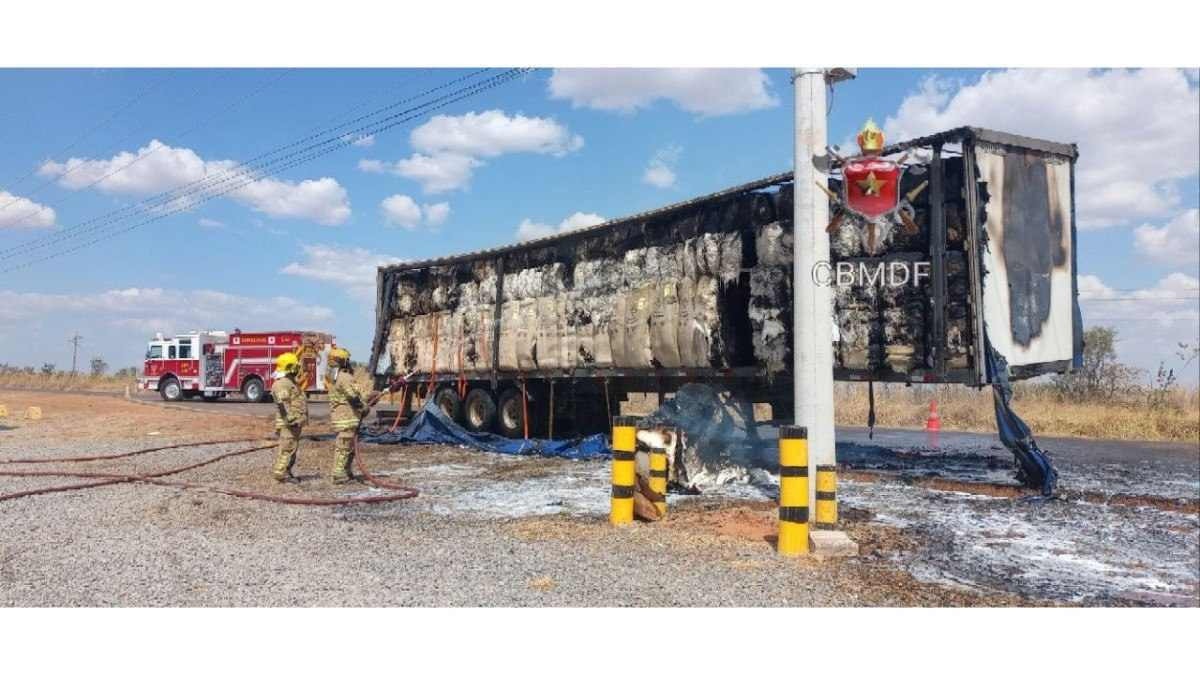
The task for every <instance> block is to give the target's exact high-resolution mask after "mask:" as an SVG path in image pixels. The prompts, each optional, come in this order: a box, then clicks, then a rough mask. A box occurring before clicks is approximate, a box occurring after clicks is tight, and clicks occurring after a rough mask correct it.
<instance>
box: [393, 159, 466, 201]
mask: <svg viewBox="0 0 1200 675" xmlns="http://www.w3.org/2000/svg"><path fill="white" fill-rule="evenodd" d="M392 166H393V170H392V172H393V173H395V174H397V175H400V176H404V177H405V178H410V179H412V180H415V181H417V182H418V183H420V184H421V189H423V190H424V191H425V192H427V193H430V194H437V193H439V192H449V191H451V190H457V189H459V188H463V187H466V186H467V184H468V183H470V182H471V177H472V176H473V175H474V174H475V169H476V168H477V167H480V166H483V162H481V161H479V160H478V159H475V158H474V157H467V156H466V155H455V154H451V153H443V154H439V155H422V154H420V153H416V154H413V155H412V156H411V157H409V158H408V159H401V160H398V161H397V162H396V163H395V164H394V165H392Z"/></svg>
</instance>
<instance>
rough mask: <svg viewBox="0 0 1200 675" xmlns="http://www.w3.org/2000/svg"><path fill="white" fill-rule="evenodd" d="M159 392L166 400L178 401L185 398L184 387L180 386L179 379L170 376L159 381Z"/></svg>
mask: <svg viewBox="0 0 1200 675" xmlns="http://www.w3.org/2000/svg"><path fill="white" fill-rule="evenodd" d="M158 393H159V395H161V396H162V397H163V400H164V401H178V400H180V399H182V398H183V387H181V386H179V380H177V379H175V378H173V377H168V378H166V379H165V380H163V381H162V382H159V383H158Z"/></svg>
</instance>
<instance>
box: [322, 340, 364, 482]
mask: <svg viewBox="0 0 1200 675" xmlns="http://www.w3.org/2000/svg"><path fill="white" fill-rule="evenodd" d="M326 389H328V390H329V421H330V422H331V423H332V425H333V430H334V431H335V432H337V436H335V437H334V441H333V473H332V475H331V476H330V478H331V479H332V480H333V482H334V483H345V482H347V481H349V480H351V479H353V478H354V475H353V473H352V472H351V470H350V464H351V462H352V461H353V460H354V448H355V441H357V440H358V425H359V423H361V422H362V419H363V418H364V417H366V416H367V411H368V410H370V405H369V404H368V402H367V400H366V397H365V396H363V392H362V390H361V389H360V388H359V386H358V384H357V383H356V382H355V381H354V373H353V371H352V369H351V367H350V352H348V351H346V350H345V349H342V348H341V347H334V348H333V349H331V350H330V351H329V373H328V374H327V375H326Z"/></svg>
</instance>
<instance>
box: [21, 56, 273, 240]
mask: <svg viewBox="0 0 1200 675" xmlns="http://www.w3.org/2000/svg"><path fill="white" fill-rule="evenodd" d="M290 72H291V71H289V70H285V71H283V72H281V73H280V74H279V75H278V76H276V77H275V78H273V79H271V80H268V81H267V82H264V83H263V84H262V85H260V86H258V87H256V88H255V89H254V90H252V91H251V92H250V93H248V94H247V95H245V96H243V97H242V98H240V99H238V100H236V101H234V102H233V104H231V105H229V106H227V107H226V108H224V109H222V110H221V112H219V113H218V114H217V115H214V116H210V117H208V118H206V119H203V120H201V121H199V122H197V123H196V124H194V125H192V126H191V127H190V128H188V129H186V130H184V131H182V132H180V133H178V134H176V135H175V142H178V141H179V140H182V139H183V138H186V137H187V136H189V135H190V134H192V133H194V132H196V131H199V130H200V129H202V128H204V127H206V126H208V125H209V124H211V123H212V122H213V121H214V120H216V119H220V118H221V117H224V116H225V115H227V114H229V112H231V111H233V110H236V109H237V108H239V107H241V106H242V105H243V104H245V103H246V101H249V100H250V99H252V98H254V97H256V96H258V95H259V94H261V93H262V92H264V91H266V90H267V89H269V88H270V87H272V86H274V85H275V84H277V83H278V82H279V81H280V80H282V79H283V78H284V76H286V75H288V74H289V73H290ZM135 133H141V132H140V131H138V132H135ZM132 136H133V134H128V135H127V136H126V137H125V138H130V137H132ZM164 147H167V146H166V145H165V144H164V145H159V146H158V147H156V148H153V149H152V150H150V152H147V153H144V154H138V155H136V156H135V157H134V158H133V159H131V160H130V161H129V162H127V163H125V164H123V165H121V166H120V167H117V168H116V169H113V170H111V171H109V172H108V173H106V174H104V175H103V176H100V177H99V178H97V179H95V180H93V181H91V182H90V183H87V184H86V185H81V186H79V187H78V188H74V190H76V192H75V194H79V193H80V192H82V191H83V190H87V189H88V188H91V187H95V186H96V185H99V184H100V183H103V182H104V181H106V180H108V179H109V178H112V177H113V176H115V175H117V174H119V173H121V172H122V171H125V170H126V169H128V168H130V167H131V166H133V165H135V164H137V163H138V162H141V161H142V160H145V159H148V158H150V157H152V156H154V155H155V154H157V153H158V152H159V151H160V150H162V149H163V148H164ZM83 166H85V163H84V162H80V163H79V164H76V165H75V166H73V167H71V168H68V169H67V170H66V171H64V172H63V173H61V174H58V175H56V176H54V177H52V178H50V179H49V180H47V181H45V182H43V183H41V184H40V185H38V186H37V187H35V188H34V189H33V190H30V191H28V192H25V193H23V194H22V195H21V196H22V197H25V198H28V197H29V196H31V195H34V194H36V193H38V192H40V191H41V190H42V189H43V188H45V187H47V186H49V185H53V184H54V183H55V182H57V181H61V180H62V179H63V178H65V177H66V176H69V175H71V174H72V173H74V172H76V171H78V170H79V169H80V168H82V167H83ZM16 201H17V200H16V199H14V200H12V201H10V202H9V204H12V203H15V202H16ZM68 201H70V197H67V198H66V199H63V200H61V201H58V202H56V203H45V204H40V205H35V207H34V208H33V209H32V210H30V211H29V212H28V213H26V214H25V215H24V216H20V217H19V219H18V220H17V221H16V222H15V223H14V224H13V225H14V226H15V225H20V224H21V223H23V222H25V221H26V220H28V219H29V218H31V217H33V216H34V215H35V214H37V213H38V212H39V211H40V210H41V208H39V207H40V206H50V207H53V208H61V207H62V205H63V204H64V203H66V202H68ZM5 208H8V207H7V205H6V206H4V207H0V211H3V210H4V209H5ZM56 235H57V233H55V234H53V235H46V237H43V238H47V237H53V236H56ZM34 241H38V240H34ZM30 243H32V242H25V243H24V244H18V245H17V246H14V247H12V248H13V249H17V248H21V247H24V246H27V245H28V244H30ZM5 257H11V256H5Z"/></svg>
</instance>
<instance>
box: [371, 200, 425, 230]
mask: <svg viewBox="0 0 1200 675" xmlns="http://www.w3.org/2000/svg"><path fill="white" fill-rule="evenodd" d="M379 208H380V210H382V211H383V219H384V220H385V221H386V222H387V223H388V224H389V225H399V226H400V227H403V228H406V229H409V230H411V229H415V228H416V227H417V226H418V225H420V224H421V207H419V206H417V203H416V202H415V201H413V198H412V197H409V196H408V195H392V196H391V197H388V198H387V199H384V200H383V201H382V202H380V203H379Z"/></svg>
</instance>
